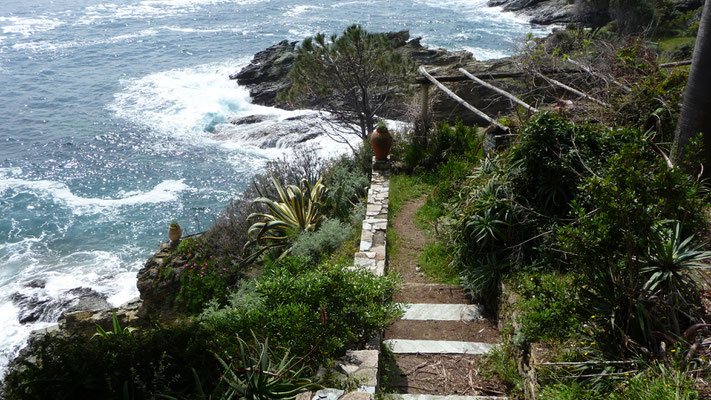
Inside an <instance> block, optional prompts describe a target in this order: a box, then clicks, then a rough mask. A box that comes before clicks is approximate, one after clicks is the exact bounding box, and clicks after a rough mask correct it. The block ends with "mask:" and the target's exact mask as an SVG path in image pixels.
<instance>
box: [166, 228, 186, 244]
mask: <svg viewBox="0 0 711 400" xmlns="http://www.w3.org/2000/svg"><path fill="white" fill-rule="evenodd" d="M168 237H169V238H170V241H171V242H175V241H178V240H180V238H181V237H183V230H182V229H181V228H180V225H178V226H171V227H170V229H168Z"/></svg>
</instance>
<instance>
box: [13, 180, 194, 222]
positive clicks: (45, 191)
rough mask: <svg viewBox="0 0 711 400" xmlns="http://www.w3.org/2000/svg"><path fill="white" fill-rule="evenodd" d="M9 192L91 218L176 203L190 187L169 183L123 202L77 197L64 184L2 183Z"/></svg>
mask: <svg viewBox="0 0 711 400" xmlns="http://www.w3.org/2000/svg"><path fill="white" fill-rule="evenodd" d="M9 189H15V190H19V189H21V190H29V191H31V192H33V193H35V194H36V195H38V196H42V197H49V198H50V199H51V200H53V201H56V202H61V203H63V204H65V205H66V206H68V207H70V208H71V209H72V212H74V213H75V214H87V213H99V212H102V211H103V210H104V209H106V208H109V207H121V206H135V205H140V204H148V203H162V202H168V201H173V200H175V199H176V198H177V195H178V193H180V192H182V191H184V190H187V189H188V186H187V185H186V184H185V183H183V180H165V181H163V182H161V183H159V184H158V185H156V187H154V188H153V189H151V190H150V191H147V192H140V191H136V192H132V193H126V194H125V196H124V197H121V198H116V199H103V198H91V197H81V196H77V195H75V194H74V193H72V191H71V189H70V188H69V187H68V186H67V185H66V184H65V183H62V182H56V181H49V180H28V179H18V178H5V179H2V180H0V194H2V193H3V192H4V191H6V190H9Z"/></svg>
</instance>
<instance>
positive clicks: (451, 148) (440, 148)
mask: <svg viewBox="0 0 711 400" xmlns="http://www.w3.org/2000/svg"><path fill="white" fill-rule="evenodd" d="M409 139H410V143H409V144H407V145H406V146H405V150H404V152H405V155H404V160H403V161H405V164H406V166H407V168H408V169H409V170H410V171H412V170H413V169H415V168H416V167H419V168H424V169H425V170H431V169H434V168H435V167H436V166H437V165H439V164H441V163H443V162H445V161H446V160H448V159H450V158H452V157H457V156H466V157H468V158H472V159H476V158H478V157H479V156H481V155H482V154H483V149H482V147H481V144H482V140H481V138H480V136H479V134H478V132H477V128H476V127H468V126H466V125H464V123H462V122H461V121H460V120H457V122H456V123H455V125H454V127H450V126H449V124H447V123H446V122H439V123H437V124H436V125H435V127H434V129H433V130H432V131H431V132H430V133H429V137H428V139H427V146H426V148H423V147H422V146H421V145H420V143H418V142H417V141H415V140H414V139H415V138H414V137H410V138H409Z"/></svg>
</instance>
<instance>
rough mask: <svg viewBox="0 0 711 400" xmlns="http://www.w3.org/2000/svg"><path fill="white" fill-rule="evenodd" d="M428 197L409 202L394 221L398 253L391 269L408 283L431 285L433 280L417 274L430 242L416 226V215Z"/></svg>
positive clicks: (425, 234) (391, 264) (390, 262)
mask: <svg viewBox="0 0 711 400" xmlns="http://www.w3.org/2000/svg"><path fill="white" fill-rule="evenodd" d="M426 199H427V196H420V197H418V198H416V199H414V200H408V201H406V202H405V203H404V204H403V205H402V209H401V210H400V212H399V213H398V215H397V216H395V219H393V221H392V226H391V227H392V229H393V230H394V231H395V232H396V234H397V243H398V251H397V252H396V253H395V254H394V255H393V256H392V257H391V258H390V260H389V269H390V270H391V271H397V272H398V273H400V275H401V276H402V279H403V280H404V281H405V282H408V283H430V282H431V279H429V278H427V277H426V276H425V275H424V274H420V273H419V272H417V267H418V264H417V259H418V258H419V257H420V255H421V254H422V249H424V248H425V245H426V244H427V242H428V238H427V233H426V232H424V231H423V230H422V229H420V228H419V227H418V226H417V225H416V224H415V213H416V212H417V210H419V209H420V207H422V205H423V204H425V200H426Z"/></svg>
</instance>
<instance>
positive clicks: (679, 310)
mask: <svg viewBox="0 0 711 400" xmlns="http://www.w3.org/2000/svg"><path fill="white" fill-rule="evenodd" d="M628 133H629V134H630V135H632V136H634V137H635V138H636V140H635V141H633V142H631V143H628V144H624V145H622V146H621V149H620V151H619V153H617V154H615V155H613V156H612V157H610V158H609V159H608V161H607V163H606V168H605V170H604V171H601V172H603V173H601V174H599V175H596V176H592V177H589V178H587V179H586V180H585V182H584V183H583V184H582V185H581V192H580V195H579V196H578V198H577V199H576V200H575V202H574V203H573V207H574V210H573V215H574V218H575V220H576V223H575V224H570V225H568V226H566V227H564V228H562V229H561V230H560V231H559V232H558V234H557V236H558V241H559V245H560V247H561V249H562V250H563V251H565V252H568V253H570V254H572V255H574V257H571V258H570V262H571V265H572V266H573V268H575V269H577V270H579V271H583V274H584V276H585V278H586V279H585V282H584V283H585V285H586V288H588V291H589V292H588V293H587V297H588V298H589V299H590V304H591V307H592V309H593V311H594V312H595V313H596V314H597V315H600V316H603V318H604V320H601V321H599V323H600V324H606V326H605V327H604V328H605V329H604V330H605V332H607V333H608V334H609V335H611V337H610V338H609V339H610V340H609V343H611V344H613V345H622V344H632V343H636V344H637V345H638V346H642V347H643V348H646V349H647V351H651V352H654V351H656V349H657V348H658V346H657V345H656V343H657V341H658V339H656V338H654V337H653V336H652V331H654V330H657V331H661V332H671V333H672V334H674V335H677V336H678V335H680V334H681V331H683V329H681V328H680V327H679V321H682V324H689V323H690V322H691V321H693V320H694V315H695V311H696V310H695V308H696V306H693V307H692V304H693V303H694V301H692V300H693V298H694V297H695V295H694V291H695V286H694V285H688V283H687V285H686V287H685V294H684V296H683V298H684V299H686V300H685V301H683V302H680V301H679V300H681V299H680V298H679V297H677V296H675V295H672V292H670V291H666V292H664V293H656V294H655V293H654V292H653V291H650V290H649V289H650V287H646V288H645V283H646V282H648V281H649V279H651V277H652V275H653V273H654V272H652V271H657V270H656V269H654V268H652V269H649V268H650V267H651V266H650V262H651V260H650V257H651V258H654V257H655V256H653V254H654V253H655V251H657V250H661V251H663V247H664V246H669V245H664V244H660V243H659V240H660V237H659V236H660V234H659V229H660V226H659V224H660V222H661V221H665V220H673V221H678V222H679V223H680V224H681V226H682V227H684V228H685V229H686V232H698V231H700V230H705V226H706V217H705V214H704V207H705V205H704V204H705V200H704V196H703V195H702V193H701V187H700V185H699V183H698V182H696V181H695V180H693V179H692V178H691V177H690V176H688V175H687V174H686V173H685V172H684V171H683V170H682V169H681V168H679V167H675V168H669V167H668V166H667V165H666V163H665V162H664V161H663V160H661V159H660V157H658V156H656V154H654V153H653V152H652V151H651V150H650V149H649V146H648V145H647V143H646V141H645V138H644V136H642V135H641V134H640V133H639V132H634V131H630V132H628ZM681 232H683V231H681ZM688 235H689V233H685V234H684V236H688ZM674 240H675V241H676V243H677V249H678V247H679V246H678V245H679V244H680V242H679V240H680V237H678V236H677V237H676V238H675V239H674ZM671 246H672V250H673V247H674V243H673V242H672V244H671ZM689 250H693V249H689ZM657 253H658V251H657ZM656 257H657V258H658V257H659V256H656ZM655 262H656V261H655ZM655 262H652V263H653V264H654V263H655ZM657 268H658V267H657ZM672 287H673V286H668V287H667V288H668V289H671V288H672ZM689 291H690V292H689ZM628 339H632V341H630V340H628ZM621 350H629V349H626V348H623V349H616V350H614V351H616V352H619V351H621Z"/></svg>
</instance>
